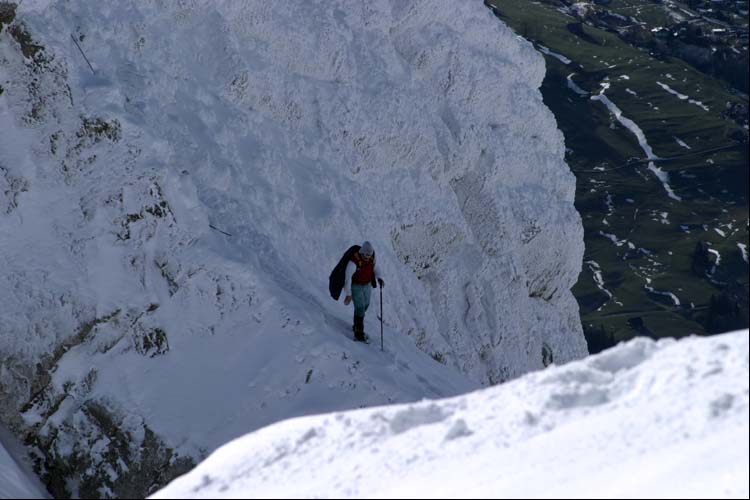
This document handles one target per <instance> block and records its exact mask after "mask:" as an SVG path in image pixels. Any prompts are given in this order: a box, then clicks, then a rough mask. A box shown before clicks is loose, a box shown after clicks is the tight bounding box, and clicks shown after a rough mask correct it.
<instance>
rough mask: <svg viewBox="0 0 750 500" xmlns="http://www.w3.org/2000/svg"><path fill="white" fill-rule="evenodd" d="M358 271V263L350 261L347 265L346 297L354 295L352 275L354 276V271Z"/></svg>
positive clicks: (345, 278) (345, 279)
mask: <svg viewBox="0 0 750 500" xmlns="http://www.w3.org/2000/svg"><path fill="white" fill-rule="evenodd" d="M356 271H357V265H356V264H355V263H354V262H352V261H349V263H348V264H347V265H346V272H345V277H344V297H351V296H352V276H354V273H355V272H356Z"/></svg>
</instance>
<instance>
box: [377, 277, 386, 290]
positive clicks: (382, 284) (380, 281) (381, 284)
mask: <svg viewBox="0 0 750 500" xmlns="http://www.w3.org/2000/svg"><path fill="white" fill-rule="evenodd" d="M378 283H380V288H383V287H384V286H385V281H383V278H378Z"/></svg>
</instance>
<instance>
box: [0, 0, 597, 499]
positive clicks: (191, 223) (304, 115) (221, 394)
mask: <svg viewBox="0 0 750 500" xmlns="http://www.w3.org/2000/svg"><path fill="white" fill-rule="evenodd" d="M15 25H16V26H18V27H19V29H18V30H16V31H15V32H13V31H10V30H9V29H7V28H6V29H5V30H4V31H3V32H2V34H0V81H1V82H2V86H3V93H2V95H0V127H1V128H2V131H3V132H2V134H0V209H2V210H0V280H1V281H2V283H3V286H2V287H0V303H2V304H3V308H2V317H0V353H1V356H0V359H1V360H2V361H0V387H1V388H2V391H0V394H2V399H1V400H0V416H2V419H3V421H4V422H6V423H7V424H8V425H9V426H10V427H11V428H12V429H13V430H14V431H15V432H16V433H17V434H19V435H27V436H32V437H33V438H34V439H35V440H36V446H37V447H38V448H39V449H40V450H41V451H42V455H41V456H40V458H41V464H42V465H43V470H44V471H46V472H48V474H47V475H46V476H45V477H46V479H47V481H48V483H50V484H53V485H56V486H53V489H54V488H58V490H60V491H57V493H60V494H62V493H61V492H62V491H63V490H65V491H66V492H67V493H72V494H76V493H77V494H81V495H91V494H94V493H96V494H101V495H112V494H118V495H121V496H138V495H139V494H141V493H142V492H140V491H139V490H132V489H128V488H130V486H128V485H129V484H131V482H132V478H133V477H136V476H138V475H139V474H140V475H143V474H146V473H147V471H148V469H149V467H151V468H154V469H157V470H159V471H162V472H164V471H168V470H169V468H167V467H165V465H164V464H170V465H171V466H172V467H174V468H176V469H181V470H184V468H185V467H189V465H190V463H189V460H187V459H200V458H202V457H204V456H205V454H206V453H207V452H208V451H210V450H212V449H214V448H215V447H216V446H218V445H220V444H222V443H224V442H226V441H227V440H229V439H231V438H233V437H236V436H238V435H241V434H243V433H245V432H247V431H249V430H252V429H256V428H259V427H261V426H263V425H267V424H269V423H272V422H274V421H277V420H279V419H281V418H286V417H289V416H294V415H301V414H309V413H313V412H321V411H333V410H341V409H344V408H355V407H360V406H372V405H378V404H386V403H390V402H403V401H413V400H416V399H419V398H421V397H425V396H428V397H440V396H448V395H454V394H458V393H460V392H462V391H465V390H468V389H470V388H474V387H477V386H478V384H480V383H481V384H488V383H495V382H500V381H504V380H508V379H510V378H513V377H516V376H519V375H521V374H523V373H525V372H528V371H530V370H534V369H538V368H542V367H543V366H544V365H545V364H548V363H550V362H552V361H554V362H556V363H561V362H565V361H568V360H571V359H574V358H578V357H581V356H583V355H585V353H586V347H585V341H584V338H583V335H582V330H581V326H580V322H579V318H578V308H577V304H576V302H575V300H574V298H573V296H572V294H571V293H570V291H569V289H570V287H571V286H572V285H573V284H574V283H575V281H576V279H577V276H578V273H579V270H580V266H581V260H582V254H583V237H582V228H581V224H580V219H579V216H578V214H577V213H576V212H575V210H574V207H573V196H574V189H575V180H574V177H573V176H572V174H571V173H570V171H569V169H568V168H567V166H566V165H565V164H564V162H563V154H564V145H563V137H562V135H561V133H560V132H559V131H558V130H557V129H556V125H555V121H554V118H553V116H552V114H551V113H550V112H549V110H548V109H546V108H545V107H544V105H543V103H542V99H541V94H540V93H539V91H538V87H539V85H540V83H541V81H542V78H543V76H544V63H543V59H542V56H540V55H539V54H537V53H536V52H535V51H534V49H533V47H532V46H531V45H530V44H528V43H527V42H524V41H522V40H519V39H518V38H517V37H516V36H515V35H514V34H513V33H512V32H511V31H510V30H509V29H507V28H506V27H505V26H504V25H502V24H501V23H499V22H498V20H497V19H496V18H495V17H494V16H493V15H492V14H491V13H490V11H489V10H488V9H486V8H485V7H484V6H483V5H482V4H481V2H453V1H448V0H445V1H440V2H437V1H432V0H428V1H423V2H401V1H386V0H380V1H368V2H343V1H338V2H334V1H330V2H328V1H327V2H308V1H303V0H299V1H294V2H255V1H252V2H250V1H236V0H231V1H230V0H211V1H207V0H206V1H201V0H190V1H183V2H140V1H134V0H105V1H100V2H95V3H92V2H67V1H49V0H25V1H24V2H23V3H22V4H21V6H20V7H19V8H18V12H17V15H16V21H15ZM19 32H20V33H21V34H23V33H24V32H26V33H27V36H21V35H19ZM28 39H30V40H31V42H29V41H28ZM74 40H75V41H74ZM18 41H22V42H24V43H23V47H21V46H19V43H18ZM75 42H77V43H78V45H80V48H81V51H83V53H84V54H85V56H86V58H87V59H88V60H89V61H90V62H91V64H92V66H93V69H94V72H93V73H92V70H91V69H90V68H89V66H88V64H87V63H86V61H85V60H84V57H83V55H82V53H81V52H80V51H79V49H78V47H77V46H76V44H75ZM35 46H40V47H42V48H41V49H35ZM35 51H36V52H35ZM210 226H214V227H215V228H217V229H219V230H221V231H224V232H226V233H228V234H229V235H231V236H227V235H225V234H223V233H221V232H219V231H218V230H213V229H212V228H211V227H210ZM364 239H368V240H370V241H372V242H373V243H374V245H375V249H376V252H377V256H378V263H379V266H381V268H382V270H383V272H384V273H385V278H386V288H385V290H384V292H385V299H384V300H385V302H384V322H385V336H386V347H387V352H386V353H385V354H382V355H381V354H379V353H378V352H377V347H378V346H377V344H374V345H370V346H363V345H358V344H353V343H351V342H350V338H351V332H350V330H349V325H350V322H351V314H352V310H351V308H347V307H344V306H343V305H342V304H341V303H334V302H333V301H332V300H331V299H330V297H329V296H328V293H327V288H326V285H327V277H328V273H329V272H330V270H331V269H332V268H333V266H334V264H335V263H336V262H337V260H338V258H339V257H340V255H341V254H342V253H343V251H344V250H345V249H346V248H347V247H348V246H349V245H351V244H353V243H360V242H361V241H362V240H364ZM378 307H379V306H378V294H377V291H376V293H375V294H374V296H373V304H372V309H371V310H370V314H369V315H368V317H367V322H366V328H367V329H368V330H369V331H370V334H371V335H373V336H374V337H376V338H377V333H378V330H379V326H380V325H379V322H378V321H377V319H376V316H375V309H377V308H378ZM434 360H438V361H440V362H441V363H443V364H444V365H447V366H443V364H440V363H436V362H435V361H434ZM459 371H460V372H461V373H463V374H465V375H466V378H464V377H463V376H461V375H459ZM90 450H92V451H90ZM178 458H181V459H185V460H183V461H180V460H178ZM123 464H124V465H123ZM135 464H138V467H143V468H144V470H143V471H139V470H137V468H136V466H135ZM53 466H54V467H53ZM49 467H53V468H52V469H50V468H49ZM160 480H162V481H163V480H164V477H160V478H157V479H156V481H157V482H158V481H160Z"/></svg>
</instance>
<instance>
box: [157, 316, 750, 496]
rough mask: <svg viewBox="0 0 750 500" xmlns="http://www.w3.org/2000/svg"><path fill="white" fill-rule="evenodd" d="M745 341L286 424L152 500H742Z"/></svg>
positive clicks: (615, 354)
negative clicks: (535, 499)
mask: <svg viewBox="0 0 750 500" xmlns="http://www.w3.org/2000/svg"><path fill="white" fill-rule="evenodd" d="M748 350H749V345H748V331H747V330H745V331H740V332H734V333H729V334H724V335H720V336H716V337H709V338H706V337H703V338H701V337H689V338H685V339H683V340H680V341H674V340H661V341H659V342H654V341H652V340H648V339H645V338H639V339H636V340H632V341H630V342H628V343H627V344H620V345H618V346H616V347H614V348H612V349H610V350H608V351H605V352H603V353H601V354H598V355H595V356H591V357H589V358H586V359H585V360H582V361H577V362H574V363H569V364H567V365H565V366H563V367H554V368H550V369H548V370H546V371H544V372H537V373H533V374H530V375H526V376H524V377H522V378H520V379H517V380H513V381H511V382H508V383H506V384H503V385H500V386H497V387H493V388H489V389H482V390H479V391H476V392H474V393H471V394H468V395H465V396H461V397H457V398H453V399H446V400H442V401H424V402H421V403H416V404H410V405H397V406H391V407H384V408H372V409H366V410H358V411H349V412H344V413H335V414H330V415H319V416H315V417H305V418H298V419H293V420H288V421H285V422H281V423H278V424H275V425H273V426H271V427H267V428H265V429H261V430H260V431H256V432H255V433H253V434H249V435H247V436H245V437H243V438H240V439H237V440H235V441H233V442H231V443H229V444H227V445H226V446H223V447H222V448H220V449H219V450H217V451H216V452H215V453H214V454H213V455H211V456H210V457H209V458H208V459H207V460H206V461H205V462H203V463H202V464H200V465H199V466H198V467H197V468H195V469H194V470H193V471H192V472H191V473H190V474H188V475H186V476H183V477H181V478H179V479H177V480H175V481H174V482H172V483H171V484H170V485H169V486H168V487H166V488H165V489H163V490H161V491H160V492H159V493H157V494H156V495H154V496H153V497H152V498H303V497H304V498H342V497H378V498H425V497H436V498H452V497H462V498H484V497H491V498H519V497H524V498H528V497H557V498H747V496H748V481H749V479H748V465H749V464H748V456H749V454H750V452H749V451H748V443H749V442H750V435H749V430H750V426H749V425H748V376H749V373H748Z"/></svg>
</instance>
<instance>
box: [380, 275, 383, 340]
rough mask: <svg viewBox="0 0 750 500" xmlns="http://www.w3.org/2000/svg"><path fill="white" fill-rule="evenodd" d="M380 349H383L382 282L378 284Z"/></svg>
mask: <svg viewBox="0 0 750 500" xmlns="http://www.w3.org/2000/svg"><path fill="white" fill-rule="evenodd" d="M380 350H381V351H382V350H383V284H382V283H381V284H380Z"/></svg>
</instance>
